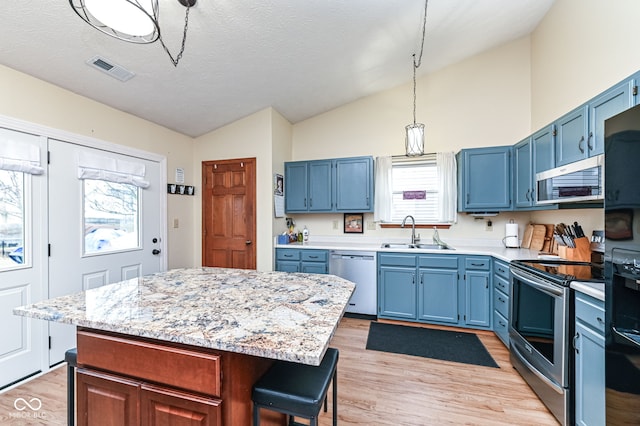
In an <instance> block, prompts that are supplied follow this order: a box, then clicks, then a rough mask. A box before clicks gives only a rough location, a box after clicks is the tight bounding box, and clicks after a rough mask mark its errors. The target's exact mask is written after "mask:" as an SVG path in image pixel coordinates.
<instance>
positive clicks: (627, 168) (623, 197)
mask: <svg viewBox="0 0 640 426" xmlns="http://www.w3.org/2000/svg"><path fill="white" fill-rule="evenodd" d="M604 150H605V156H604V158H605V168H604V169H605V179H604V182H605V183H604V185H605V188H604V196H605V204H604V206H605V209H604V228H605V238H606V241H605V308H606V312H605V323H606V331H605V333H606V334H605V381H606V417H607V424H611V425H618V424H620V425H622V424H625V425H626V424H640V105H639V106H636V107H633V108H631V109H628V110H626V111H624V112H622V113H620V114H618V115H616V116H613V117H611V118H610V119H608V120H606V121H605V144H604Z"/></svg>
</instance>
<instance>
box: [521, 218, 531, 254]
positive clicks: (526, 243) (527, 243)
mask: <svg viewBox="0 0 640 426" xmlns="http://www.w3.org/2000/svg"><path fill="white" fill-rule="evenodd" d="M532 238H533V224H532V223H530V224H528V225H527V227H526V228H525V229H524V235H523V236H522V244H520V246H521V247H522V248H527V249H528V248H529V247H531V239H532Z"/></svg>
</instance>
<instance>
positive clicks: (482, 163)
mask: <svg viewBox="0 0 640 426" xmlns="http://www.w3.org/2000/svg"><path fill="white" fill-rule="evenodd" d="M511 150H512V147H510V146H497V147H491V148H475V149H463V150H462V151H460V153H459V155H458V168H459V175H460V181H459V184H458V185H459V186H458V192H459V195H460V203H459V206H458V210H459V211H463V212H474V211H500V210H511V209H512V204H511Z"/></svg>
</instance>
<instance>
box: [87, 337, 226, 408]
mask: <svg viewBox="0 0 640 426" xmlns="http://www.w3.org/2000/svg"><path fill="white" fill-rule="evenodd" d="M78 365H80V366H83V367H94V368H97V369H100V370H105V371H109V372H112V373H116V374H122V375H125V376H129V377H136V378H139V379H143V380H148V381H152V382H156V383H161V384H164V385H169V386H172V387H176V388H181V389H186V390H190V391H194V392H199V393H202V394H207V395H213V396H220V395H221V393H220V356H219V355H216V354H212V353H208V352H204V351H197V350H192V349H187V348H182V347H172V346H164V345H159V344H156V343H151V342H147V341H144V340H134V339H129V338H125V337H120V336H115V335H111V334H99V333H94V332H90V331H85V330H79V331H78Z"/></svg>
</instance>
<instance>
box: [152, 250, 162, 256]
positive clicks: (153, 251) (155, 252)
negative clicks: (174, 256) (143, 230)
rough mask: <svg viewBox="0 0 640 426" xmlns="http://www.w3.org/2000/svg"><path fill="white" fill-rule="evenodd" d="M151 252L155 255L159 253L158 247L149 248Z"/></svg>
mask: <svg viewBox="0 0 640 426" xmlns="http://www.w3.org/2000/svg"><path fill="white" fill-rule="evenodd" d="M151 253H152V254H155V255H158V254H160V250H159V249H153V250H151Z"/></svg>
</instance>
